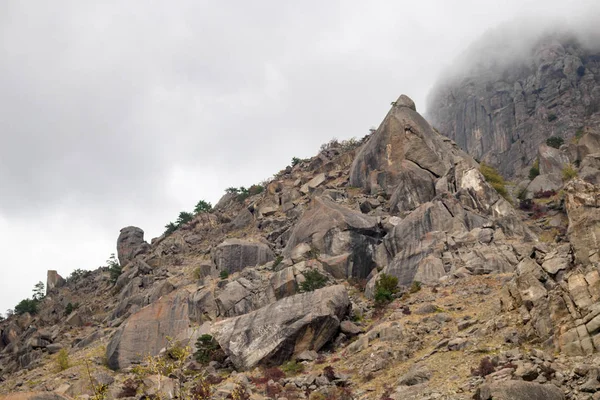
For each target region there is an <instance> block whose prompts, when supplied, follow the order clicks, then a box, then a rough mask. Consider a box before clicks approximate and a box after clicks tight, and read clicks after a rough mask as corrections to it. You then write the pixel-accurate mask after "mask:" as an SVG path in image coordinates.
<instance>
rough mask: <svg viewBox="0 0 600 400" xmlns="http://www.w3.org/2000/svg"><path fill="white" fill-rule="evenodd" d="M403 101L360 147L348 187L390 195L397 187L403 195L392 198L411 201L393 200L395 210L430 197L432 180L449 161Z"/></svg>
mask: <svg viewBox="0 0 600 400" xmlns="http://www.w3.org/2000/svg"><path fill="white" fill-rule="evenodd" d="M407 99H408V98H407V97H406V96H404V95H403V96H401V97H400V99H398V101H396V102H395V103H394V106H393V107H392V109H391V110H390V111H389V113H388V115H387V116H386V117H385V119H384V120H383V122H382V123H381V125H380V126H379V128H378V129H377V131H376V132H375V133H374V134H373V135H372V137H371V138H370V139H369V141H368V142H367V143H366V144H365V145H364V146H362V148H361V149H360V151H359V152H358V154H357V155H356V158H355V159H354V162H353V163H352V167H351V169H350V184H351V185H352V186H356V187H361V188H364V189H366V190H367V191H369V192H371V193H373V194H377V193H379V192H385V193H387V194H388V195H390V196H391V195H393V193H394V191H395V190H396V188H399V189H400V190H402V191H403V193H404V194H403V195H402V196H400V195H397V196H396V198H401V197H406V195H409V196H411V197H412V198H413V200H412V201H409V202H404V203H399V202H398V201H396V202H395V203H396V207H400V208H409V209H410V208H414V207H415V206H416V205H418V203H419V202H423V201H428V200H431V199H432V198H433V196H434V195H435V190H433V180H434V179H435V178H437V177H440V176H443V175H445V174H446V173H447V172H448V170H449V169H450V168H451V167H452V165H453V159H452V154H451V153H450V152H448V151H445V150H447V146H446V145H444V139H443V138H442V136H441V135H439V134H437V133H435V132H434V131H433V128H432V127H431V125H429V124H428V123H427V121H425V119H424V118H423V117H422V116H421V115H420V114H419V113H417V112H416V111H415V108H414V103H412V101H409V100H410V99H408V100H407ZM411 104H412V105H413V106H411ZM418 169H421V170H422V171H418ZM417 171H418V172H417Z"/></svg>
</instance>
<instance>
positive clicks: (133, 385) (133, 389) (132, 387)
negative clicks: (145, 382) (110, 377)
mask: <svg viewBox="0 0 600 400" xmlns="http://www.w3.org/2000/svg"><path fill="white" fill-rule="evenodd" d="M138 387H140V382H139V381H138V380H137V379H132V378H127V379H126V380H125V382H123V386H121V391H120V392H119V393H118V394H117V398H119V399H121V398H123V397H135V396H136V395H137V390H138Z"/></svg>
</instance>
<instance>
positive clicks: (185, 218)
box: [175, 211, 194, 227]
mask: <svg viewBox="0 0 600 400" xmlns="http://www.w3.org/2000/svg"><path fill="white" fill-rule="evenodd" d="M192 219H194V214H192V213H191V212H187V211H182V212H180V213H179V217H177V221H175V223H176V224H177V226H178V227H179V226H181V225H185V224H187V223H188V222H190V221H191V220H192Z"/></svg>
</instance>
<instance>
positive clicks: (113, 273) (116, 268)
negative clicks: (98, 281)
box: [106, 253, 123, 283]
mask: <svg viewBox="0 0 600 400" xmlns="http://www.w3.org/2000/svg"><path fill="white" fill-rule="evenodd" d="M106 264H107V265H108V272H109V273H110V283H115V282H117V279H119V276H120V275H121V272H122V271H123V270H122V268H121V265H120V264H119V260H117V257H115V254H114V253H112V254H111V255H110V257H109V258H108V260H106Z"/></svg>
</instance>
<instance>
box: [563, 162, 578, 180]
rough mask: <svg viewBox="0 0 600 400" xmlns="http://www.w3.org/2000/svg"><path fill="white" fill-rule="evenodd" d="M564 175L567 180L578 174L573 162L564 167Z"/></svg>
mask: <svg viewBox="0 0 600 400" xmlns="http://www.w3.org/2000/svg"><path fill="white" fill-rule="evenodd" d="M562 176H563V180H564V181H565V182H566V181H570V180H571V179H573V178H575V177H576V176H577V170H576V169H575V168H573V166H572V165H571V164H567V165H565V166H564V167H563V170H562Z"/></svg>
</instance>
